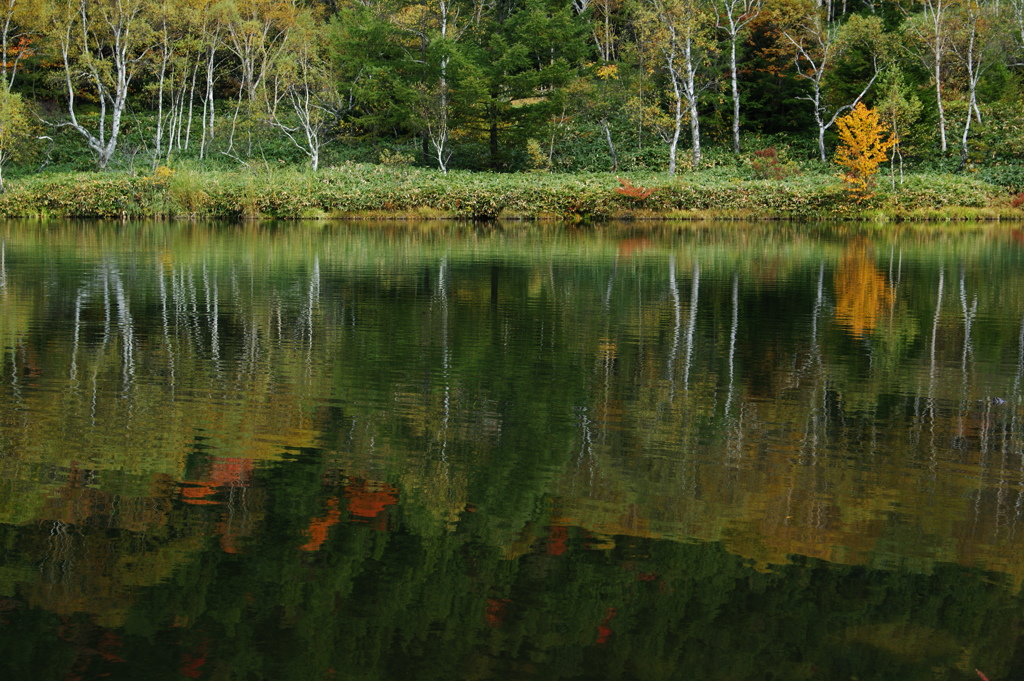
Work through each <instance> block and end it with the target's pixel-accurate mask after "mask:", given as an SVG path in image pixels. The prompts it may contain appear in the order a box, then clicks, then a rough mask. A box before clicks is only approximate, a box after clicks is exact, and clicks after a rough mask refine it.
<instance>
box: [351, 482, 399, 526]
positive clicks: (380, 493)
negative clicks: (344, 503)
mask: <svg viewBox="0 0 1024 681" xmlns="http://www.w3.org/2000/svg"><path fill="white" fill-rule="evenodd" d="M345 498H346V499H348V512H349V513H351V514H352V515H353V516H355V517H357V518H366V519H370V518H376V517H377V516H378V515H380V513H381V511H383V510H384V509H385V508H387V507H388V506H393V505H395V504H397V503H398V490H397V489H395V488H394V487H392V486H391V485H389V484H387V483H386V482H374V481H372V480H359V481H357V482H351V483H349V485H348V486H347V487H346V488H345Z"/></svg>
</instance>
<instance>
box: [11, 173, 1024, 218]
mask: <svg viewBox="0 0 1024 681" xmlns="http://www.w3.org/2000/svg"><path fill="white" fill-rule="evenodd" d="M737 170H738V169H736V168H729V169H717V168H713V169H708V170H701V171H695V172H689V173H686V174H683V175H680V176H677V177H674V178H667V177H665V176H664V175H663V174H654V173H646V174H643V173H630V174H629V176H628V178H627V177H625V176H622V175H616V174H613V173H593V174H582V173H581V174H555V173H518V174H507V175H500V174H492V173H472V172H455V171H453V172H450V173H448V174H442V173H440V172H438V171H434V170H430V169H422V168H402V167H391V166H375V165H365V164H350V165H346V166H342V167H338V168H330V169H325V170H321V171H319V172H317V173H312V172H308V171H305V172H303V171H300V170H296V169H274V170H255V171H253V170H250V171H205V170H191V169H187V168H186V169H176V170H175V169H170V168H165V167H160V168H157V170H156V171H155V172H154V173H153V174H151V175H131V174H127V173H99V172H91V173H74V174H43V175H34V176H29V177H25V178H22V179H17V180H10V181H8V183H7V191H6V192H5V193H3V194H0V217H3V218H70V219H74V218H99V219H175V220H198V219H203V220H207V219H213V220H217V219H220V220H338V219H344V220H352V219H360V220H382V221H383V220H392V221H396V220H473V221H489V220H497V219H500V220H510V221H513V220H523V221H557V222H567V223H587V222H597V221H604V220H618V221H627V222H655V221H667V220H681V221H711V220H716V221H722V222H731V221H752V220H763V221H776V220H785V221H820V220H829V221H856V222H872V223H897V222H927V221H939V222H996V221H1013V222H1017V221H1024V202H1022V201H1021V199H1022V196H1024V195H1014V194H1012V193H1010V191H1009V190H1007V189H1006V188H1004V187H1000V186H997V185H993V184H989V183H986V182H983V181H980V180H977V179H975V178H972V177H970V176H966V175H962V174H958V175H954V174H950V173H914V174H908V175H906V177H905V179H904V180H903V183H902V184H901V185H897V186H896V191H893V190H892V185H891V183H890V178H889V176H883V177H880V178H879V185H880V186H879V187H878V188H877V190H876V193H875V194H874V195H873V196H871V197H870V198H868V199H865V200H863V201H861V202H858V201H856V199H854V198H853V197H851V196H850V195H849V193H848V192H847V191H846V189H845V188H844V187H843V186H842V183H841V181H840V180H839V178H838V174H830V173H827V172H816V173H803V174H800V175H796V176H794V177H792V178H787V179H782V180H763V179H750V178H749V177H746V178H745V177H742V176H741V175H742V173H739V172H737ZM623 179H626V180H628V181H629V182H631V183H632V185H631V186H632V187H639V188H643V189H646V190H648V191H649V193H648V195H647V196H645V197H643V198H636V197H631V196H628V195H626V194H625V193H624V192H623V191H622V180H623ZM883 183H884V186H883Z"/></svg>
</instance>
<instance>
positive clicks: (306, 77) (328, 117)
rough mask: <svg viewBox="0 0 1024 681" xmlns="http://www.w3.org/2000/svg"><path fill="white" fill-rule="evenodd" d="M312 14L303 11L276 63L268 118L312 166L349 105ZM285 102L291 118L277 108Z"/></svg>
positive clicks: (318, 161) (317, 163)
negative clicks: (273, 92) (331, 66)
mask: <svg viewBox="0 0 1024 681" xmlns="http://www.w3.org/2000/svg"><path fill="white" fill-rule="evenodd" d="M317 28H318V27H317V26H316V25H315V23H314V22H313V17H312V14H311V13H310V12H309V11H308V10H304V11H302V12H301V13H300V14H299V15H298V17H297V19H296V22H295V26H294V27H293V28H292V30H291V32H290V34H289V39H288V45H287V47H286V49H285V50H284V51H283V53H282V55H284V56H282V57H281V58H280V59H279V61H278V65H277V69H278V70H277V73H276V74H275V76H276V81H277V82H276V88H275V102H274V106H273V108H272V111H271V119H272V121H273V124H274V126H275V127H277V128H278V129H279V130H281V131H282V132H283V133H284V135H285V136H286V137H287V138H288V139H289V140H290V141H291V142H292V144H294V145H295V147H296V148H298V149H300V150H301V151H302V152H303V153H304V154H305V155H306V156H307V157H308V158H309V163H310V166H311V168H312V169H313V170H314V171H316V170H317V168H319V166H320V152H321V150H322V149H323V147H324V145H325V144H327V142H328V141H329V139H330V133H331V129H332V128H333V127H334V126H335V125H336V123H337V121H338V118H339V117H340V116H341V115H342V114H343V112H344V111H343V110H344V109H346V108H351V101H352V100H351V96H349V97H345V96H343V95H342V93H341V92H340V90H339V88H338V78H337V76H336V74H335V73H334V72H333V70H332V69H331V68H330V63H331V62H330V60H329V59H328V58H327V55H326V36H325V35H324V34H323V32H320V31H318V30H317ZM282 102H286V103H287V105H288V106H287V108H288V109H289V110H290V112H291V114H292V117H291V120H288V119H286V118H285V117H284V116H282V115H281V113H280V111H279V105H280V104H281V103H282Z"/></svg>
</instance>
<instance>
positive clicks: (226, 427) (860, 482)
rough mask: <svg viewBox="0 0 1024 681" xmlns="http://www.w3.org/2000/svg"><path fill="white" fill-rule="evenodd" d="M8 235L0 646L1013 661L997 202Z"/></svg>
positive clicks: (331, 661) (206, 658)
mask: <svg viewBox="0 0 1024 681" xmlns="http://www.w3.org/2000/svg"><path fill="white" fill-rule="evenodd" d="M0 238H2V246H0V348H2V351H3V352H2V370H0V675H2V678H5V679H19V680H20V679H26V680H34V679H46V680H49V679H100V678H106V679H115V680H116V679H124V680H136V679H188V678H195V679H224V680H248V679H269V680H274V681H278V680H280V681H285V680H295V681H320V680H330V679H361V680H362V679H366V680H377V679H380V680H390V679H416V680H429V679H438V680H444V681H451V680H459V679H466V680H471V679H540V680H543V681H550V680H554V679H638V680H648V679H649V680H660V679H721V680H723V681H744V680H747V679H794V680H796V679H843V680H847V679H859V680H862V681H864V680H867V679H880V680H882V679H884V680H897V679H898V680H899V681H912V680H916V679H977V678H978V677H977V675H976V673H975V669H976V668H977V669H980V670H981V671H982V672H984V673H985V674H986V675H987V676H988V677H989V678H990V679H992V680H993V681H996V680H997V679H1012V678H1021V676H1022V674H1024V646H1022V645H1021V644H1020V642H1019V640H1018V634H1019V628H1020V623H1021V620H1022V616H1024V600H1022V596H1021V586H1022V582H1024V555H1022V549H1024V385H1022V383H1024V381H1022V378H1024V238H1022V233H1021V232H1020V231H1017V230H1014V229H1012V228H1006V227H1002V228H999V229H992V230H987V229H981V230H976V231H969V232H955V233H946V234H943V233H941V232H939V231H938V230H932V229H929V228H921V227H917V228H913V229H908V230H905V231H890V232H885V233H876V232H870V231H857V230H850V229H849V228H843V229H840V228H828V227H814V228H811V227H807V226H803V227H799V228H788V227H778V226H775V227H764V226H736V225H729V226H724V227H694V226H674V227H673V226H667V227H664V228H659V229H657V230H653V231H651V230H647V231H633V230H631V228H630V227H628V226H626V225H607V226H601V227H598V228H594V229H591V230H587V231H581V232H578V233H566V232H564V231H562V230H561V229H551V230H550V231H548V230H545V229H543V228H535V227H534V228H525V227H520V226H510V227H506V228H505V229H497V228H494V229H490V228H488V229H479V230H478V229H474V228H471V227H457V226H452V225H450V224H447V225H438V224H428V225H408V224H402V225H400V226H398V227H394V226H390V225H385V226H381V225H380V224H377V225H368V226H360V225H337V224H325V225H315V226H310V225H302V224H298V225H296V224H288V225H278V226H275V225H245V226H227V225H221V226H215V225H210V226H204V225H169V224H126V225H125V224H117V225H104V224H76V223H41V224H40V223H26V222H12V223H0Z"/></svg>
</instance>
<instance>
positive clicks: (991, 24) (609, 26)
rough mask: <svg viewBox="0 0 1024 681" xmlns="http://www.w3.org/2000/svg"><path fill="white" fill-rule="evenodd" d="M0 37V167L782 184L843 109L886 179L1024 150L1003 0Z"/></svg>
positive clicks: (615, 0) (596, 5)
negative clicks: (891, 166) (895, 169)
mask: <svg viewBox="0 0 1024 681" xmlns="http://www.w3.org/2000/svg"><path fill="white" fill-rule="evenodd" d="M0 31H2V35H0V50H2V59H0V61H2V65H3V69H2V75H3V82H4V85H3V86H2V87H3V90H2V91H0V110H2V112H3V116H0V167H2V165H3V163H4V162H6V161H9V160H13V161H14V164H15V165H13V166H12V165H10V164H9V165H8V169H9V171H10V170H13V171H14V172H15V173H26V172H35V171H37V170H40V169H50V170H53V169H58V170H59V169H63V170H87V169H113V168H125V169H135V168H136V167H137V168H139V169H146V168H150V169H151V168H155V167H157V166H159V165H168V166H172V167H173V166H174V165H175V164H181V163H193V164H201V165H202V167H210V168H218V167H219V168H231V167H239V166H249V165H252V164H254V163H261V164H264V165H273V166H279V165H281V164H285V165H290V164H308V165H309V166H310V167H312V168H313V169H314V170H315V169H316V168H318V167H319V166H323V165H327V164H330V165H336V164H340V163H342V162H344V161H361V162H373V163H386V164H392V165H411V164H418V165H423V166H428V167H435V168H439V169H441V170H442V171H447V170H448V169H449V168H464V169H475V170H500V171H514V170H527V169H532V170H563V171H608V170H612V171H616V170H620V169H621V170H640V169H647V170H656V171H665V170H667V171H668V173H669V174H670V175H671V174H675V173H678V172H680V171H682V170H686V169H689V168H693V167H700V166H709V165H710V166H714V165H727V164H733V163H736V159H744V158H745V159H746V161H745V162H746V163H748V164H749V163H750V162H751V161H753V162H754V163H757V162H758V159H759V158H763V156H761V157H759V156H757V155H755V153H756V152H760V153H761V154H762V155H764V154H767V155H769V156H770V162H771V163H772V164H773V165H775V166H779V167H781V168H785V167H786V164H787V163H802V162H805V161H808V160H814V159H817V160H819V161H825V160H827V159H830V158H831V156H832V153H833V151H834V147H835V139H834V135H835V128H836V126H835V123H836V120H837V118H838V117H840V116H841V115H843V114H844V113H845V112H846V111H848V110H850V109H851V108H852V107H853V105H854V104H855V103H857V102H858V101H863V102H865V103H866V104H867V105H868V106H870V107H874V108H875V109H876V110H878V111H879V112H880V113H881V115H882V119H883V120H884V121H885V122H886V123H887V124H888V126H889V127H890V128H891V129H892V130H893V131H894V132H895V134H896V136H897V137H898V138H899V140H900V141H899V144H897V145H896V146H895V147H893V149H892V150H891V152H890V153H891V159H892V160H893V162H894V163H896V164H897V165H900V166H901V167H903V166H904V164H910V166H911V167H925V168H929V169H944V170H964V169H972V168H976V167H979V166H980V167H983V168H984V169H985V171H986V172H987V173H988V175H989V176H990V177H989V179H995V180H998V179H999V174H1000V172H1001V173H1003V174H1007V173H1009V174H1014V175H1016V174H1019V171H1018V170H1015V169H1013V168H1012V166H1013V163H1014V160H1015V159H1020V157H1021V153H1022V151H1024V132H1022V130H1024V120H1022V116H1021V112H1020V102H1021V75H1022V66H1024V0H983V1H981V2H977V1H974V0H925V1H924V2H923V3H922V2H890V1H889V0H875V1H872V0H864V1H863V2H854V1H853V0H842V1H841V2H840V1H839V0H835V1H831V2H830V1H828V0H826V1H825V2H820V1H819V2H818V3H817V4H816V3H814V2H809V1H806V0H571V1H570V0H426V1H424V2H415V1H410V0H303V1H295V0H221V1H219V2H218V1H216V0H2V3H0ZM744 154H748V155H749V156H746V157H745V156H744ZM19 159H20V166H19V165H17V164H18V163H19ZM994 168H1004V170H1002V171H998V170H996V171H994V170H993V169H994Z"/></svg>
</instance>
